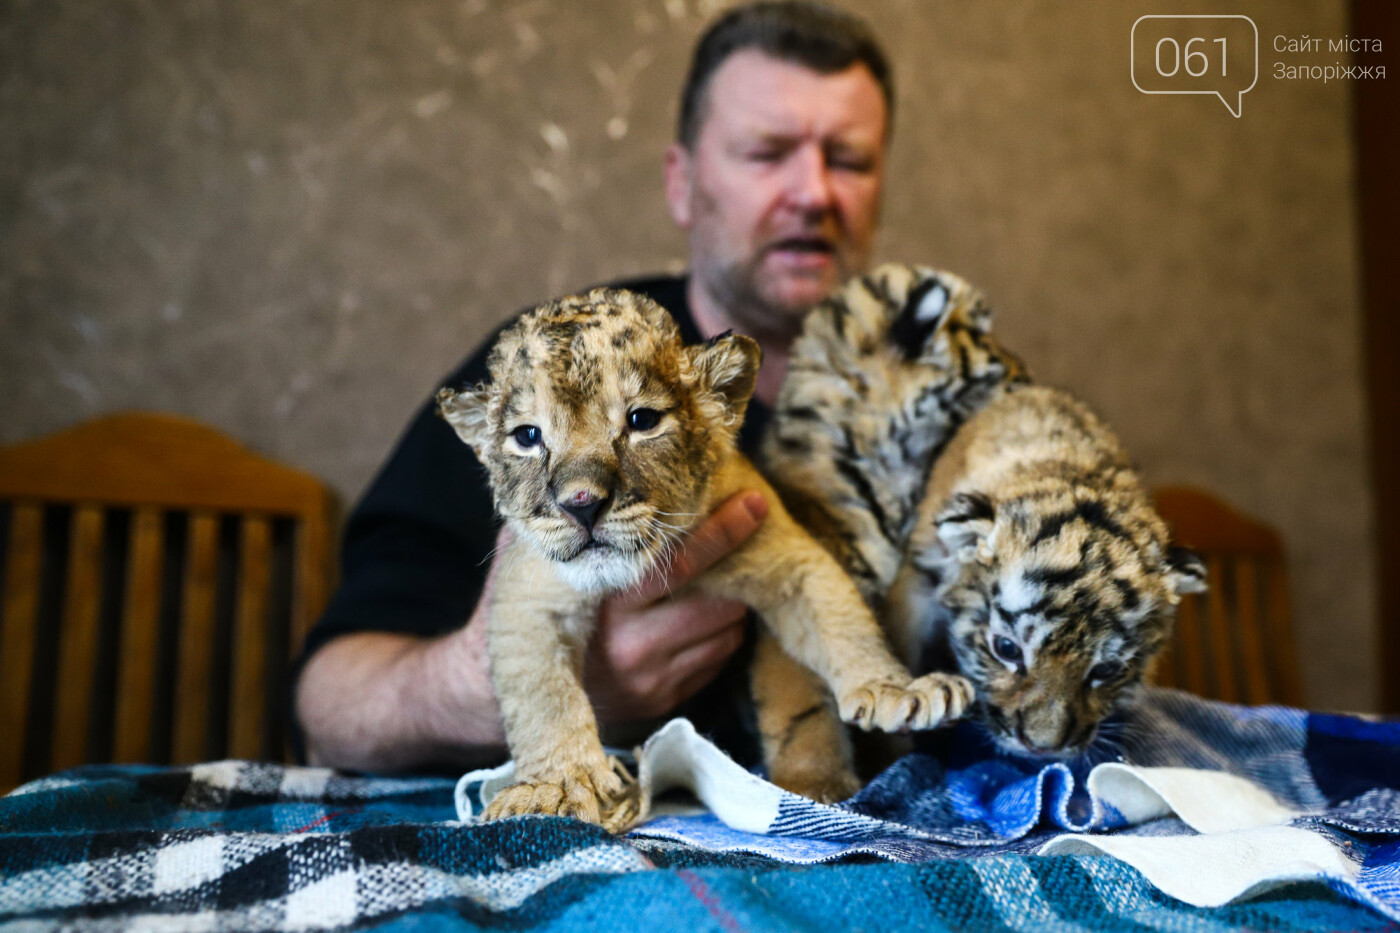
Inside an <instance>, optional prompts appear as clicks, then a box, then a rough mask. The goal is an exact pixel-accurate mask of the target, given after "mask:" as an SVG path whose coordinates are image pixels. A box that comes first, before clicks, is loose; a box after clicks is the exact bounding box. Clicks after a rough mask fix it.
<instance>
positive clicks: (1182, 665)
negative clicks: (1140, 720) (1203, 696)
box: [1172, 596, 1207, 693]
mask: <svg viewBox="0 0 1400 933" xmlns="http://www.w3.org/2000/svg"><path fill="white" fill-rule="evenodd" d="M1203 602H1204V601H1203V600H1201V599H1199V598H1197V597H1192V596H1188V597H1186V598H1185V599H1183V600H1182V601H1181V606H1180V608H1179V610H1178V612H1177V617H1176V626H1177V628H1176V640H1175V644H1174V646H1173V652H1172V653H1173V654H1174V655H1175V656H1176V663H1177V669H1178V670H1179V671H1180V672H1181V676H1180V678H1179V680H1178V685H1179V686H1180V687H1181V688H1182V689H1184V690H1190V691H1191V692H1192V693H1204V692H1205V691H1206V683H1207V681H1206V655H1205V651H1204V645H1205V640H1204V635H1203V633H1202V632H1201V607H1202V603H1203Z"/></svg>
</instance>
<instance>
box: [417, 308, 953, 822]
mask: <svg viewBox="0 0 1400 933" xmlns="http://www.w3.org/2000/svg"><path fill="white" fill-rule="evenodd" d="M759 356H760V353H759V348H758V345H757V344H756V343H755V342H754V341H753V340H750V339H749V338H747V337H740V336H727V335H726V336H721V337H717V338H715V339H713V340H711V341H709V342H708V343H705V344H700V345H696V346H685V345H684V344H683V343H682V341H681V336H680V331H679V329H678V328H677V326H676V324H675V322H674V321H673V320H672V319H671V317H670V315H669V314H667V312H666V311H665V310H664V309H662V308H661V307H660V306H659V305H657V304H655V303H654V302H652V301H651V300H649V299H647V298H645V297H643V296H640V295H634V294H632V293H630V292H626V291H620V290H609V289H598V290H595V291H592V292H590V293H588V294H586V295H581V296H575V297H570V298H565V299H562V300H560V301H555V302H551V303H549V304H545V305H542V306H541V307H539V308H536V309H535V310H534V311H531V312H529V313H528V314H526V315H524V316H523V317H521V318H520V320H518V321H517V322H516V323H515V324H513V325H512V326H511V327H509V328H508V329H507V330H505V331H504V332H503V333H502V334H501V336H500V339H499V340H498V341H497V343H496V345H495V346H494V347H493V348H492V351H491V355H490V358H489V362H488V366H489V369H490V373H491V382H490V383H488V384H485V385H480V386H477V387H475V388H471V389H467V390H465V391H461V392H457V391H453V390H451V389H443V390H442V391H441V392H439V393H438V406H439V411H440V413H441V414H442V416H443V417H444V418H445V419H446V420H447V421H448V422H449V423H450V424H451V425H452V426H453V428H454V429H456V431H457V433H458V435H459V436H460V437H461V438H462V440H463V441H465V442H466V443H467V444H469V445H471V447H472V449H473V450H475V451H476V454H477V457H478V458H479V459H480V460H481V462H482V463H483V464H485V466H486V468H487V470H488V472H489V473H490V478H491V487H492V491H493V494H494V496H495V500H496V508H497V510H498V511H499V512H500V513H501V515H502V516H503V517H504V518H505V519H506V521H507V523H508V524H509V525H510V527H511V529H512V531H513V532H514V534H515V537H514V539H513V540H512V542H511V543H510V544H509V545H508V546H507V549H506V551H505V552H504V553H503V554H502V555H501V556H500V557H499V558H498V559H500V560H501V566H500V569H499V571H498V574H499V576H498V578H497V583H496V588H495V593H496V596H495V599H494V602H493V603H492V605H491V610H490V617H489V619H490V621H489V629H488V650H489V654H490V660H491V676H492V680H493V682H494V684H495V688H496V694H497V697H498V699H499V700H500V704H501V714H502V717H503V719H504V721H505V729H506V739H507V741H508V743H509V745H510V750H511V755H512V756H513V757H514V759H515V765H516V771H515V774H516V778H517V780H518V783H516V784H514V785H512V786H511V787H508V788H506V789H505V790H503V791H501V792H500V793H499V794H498V795H497V796H496V797H495V799H494V800H493V801H492V802H491V804H490V806H489V807H488V808H487V810H486V814H485V815H486V818H487V819H495V818H499V817H505V816H512V815H516V814H524V813H545V814H562V815H568V816H576V817H578V818H580V819H584V820H588V821H590V822H595V823H601V824H602V825H603V826H605V827H606V828H608V829H610V830H612V831H614V832H617V831H621V830H623V829H625V828H626V827H627V826H629V825H630V824H631V823H632V822H633V821H634V820H636V819H637V818H638V817H639V816H640V815H641V814H640V802H639V801H638V800H637V799H636V794H635V792H634V791H633V790H632V789H631V788H630V787H629V786H628V785H627V784H626V783H625V782H624V780H623V776H622V775H620V774H619V773H617V772H616V771H615V770H614V768H613V766H612V765H611V764H610V763H609V760H608V758H607V756H606V755H605V754H604V752H603V747H602V743H601V742H600V740H599V737H598V728H597V722H596V720H595V719H594V716H593V710H592V708H591V707H590V705H589V702H588V697H587V695H586V694H585V693H584V690H583V686H582V683H581V675H582V665H583V658H584V654H585V650H584V649H585V647H586V645H587V642H588V639H589V636H590V635H591V633H592V629H593V626H594V622H595V620H596V618H597V613H598V607H599V604H600V603H601V602H602V600H603V598H604V597H605V596H606V595H608V594H609V593H611V592H615V591H617V590H620V589H624V588H626V587H628V586H631V585H634V584H635V583H637V582H639V581H640V580H641V579H642V577H643V576H644V575H645V574H646V573H647V572H648V571H649V570H651V569H652V568H654V567H656V566H657V565H658V564H662V563H663V562H664V561H666V560H667V559H668V558H669V556H670V555H671V554H672V553H673V551H674V549H675V547H676V545H677V543H678V542H679V541H680V539H681V538H682V537H683V536H684V535H685V533H686V532H687V531H688V530H689V529H690V528H692V527H693V526H694V525H695V524H696V523H697V522H698V521H699V519H700V517H702V516H704V515H706V514H708V513H709V512H710V511H711V510H712V509H713V508H714V507H715V506H716V505H718V504H719V503H720V502H721V501H722V500H724V499H725V498H727V497H728V496H730V495H732V494H733V493H736V492H738V491H740V490H743V489H757V490H759V491H761V492H762V493H763V495H764V497H765V498H766V499H767V501H768V506H769V513H768V517H767V519H766V520H765V521H764V522H763V524H762V525H761V526H760V528H759V530H758V531H757V532H756V533H755V534H754V535H753V536H752V537H750V538H749V539H748V540H747V541H746V542H745V543H744V544H743V545H741V546H740V547H739V548H738V549H737V550H735V551H734V552H732V553H730V554H729V555H728V556H726V557H725V558H724V559H722V560H721V561H719V562H718V563H717V564H715V565H714V566H713V567H711V568H710V569H709V570H707V571H706V572H704V573H703V574H701V575H700V576H699V577H697V578H696V579H695V580H694V581H692V583H691V584H690V585H692V586H696V587H698V588H699V589H700V590H702V591H704V592H707V593H711V594H715V595H721V596H725V597H729V598H733V599H738V600H740V601H742V602H745V603H747V604H748V605H749V606H751V607H753V609H754V610H755V611H756V612H757V613H758V615H759V616H761V617H762V619H763V621H764V623H765V625H766V627H767V628H768V629H769V630H770V631H771V632H772V634H773V635H774V636H775V637H776V639H777V641H778V643H779V644H780V645H781V646H782V648H783V649H784V650H785V651H786V652H788V653H789V654H791V655H792V656H793V657H794V658H796V659H797V660H799V661H800V662H801V663H802V664H804V665H805V666H807V667H808V668H810V669H811V670H812V671H814V672H815V673H816V674H817V675H818V676H819V677H820V678H821V680H822V681H823V682H824V683H825V684H826V685H828V686H829V687H830V689H831V691H832V693H833V694H834V695H835V697H836V701H837V708H838V712H839V714H840V716H841V718H842V719H844V720H845V721H847V722H851V723H855V724H856V725H859V726H861V727H862V728H865V729H872V728H873V729H882V730H886V731H896V730H906V729H927V728H931V727H933V726H936V725H938V724H940V723H941V722H943V721H944V720H945V718H956V717H957V716H959V715H961V714H962V712H963V709H964V707H965V705H966V703H967V701H968V699H969V698H970V689H969V687H968V685H967V682H966V681H965V680H963V679H962V678H961V677H958V676H956V675H951V674H944V673H938V674H931V675H928V676H926V677H922V678H919V679H918V680H912V678H911V677H910V675H909V673H908V672H907V671H906V670H905V669H904V667H903V666H902V665H901V664H900V663H899V662H898V661H897V660H895V658H894V656H893V655H892V654H891V653H890V651H889V649H888V648H887V647H886V645H885V641H884V637H883V636H882V634H881V632H880V627H879V624H878V623H877V622H876V620H875V618H874V617H873V616H872V615H871V613H870V611H869V609H867V608H866V605H865V603H864V601H863V600H862V599H861V596H860V594H859V592H857V590H856V588H855V585H854V584H853V583H852V582H851V581H850V579H849V578H848V577H847V576H846V574H845V573H844V572H843V571H842V570H841V568H840V566H839V565H838V564H837V563H836V561H835V560H834V559H833V558H832V557H831V556H830V555H829V554H828V553H827V552H826V551H825V550H823V549H822V548H821V547H820V546H819V545H818V544H817V543H816V542H815V541H814V540H813V539H812V538H811V537H810V536H809V535H808V534H807V533H806V532H805V531H803V530H802V529H801V528H800V527H799V526H798V525H797V524H796V523H795V522H794V521H793V520H792V518H791V517H789V515H788V513H787V512H786V511H785V510H784V509H783V507H782V504H781V502H780V501H779V500H778V497H777V495H776V494H775V493H774V492H773V490H772V488H771V487H770V486H769V485H768V483H767V482H765V481H764V480H763V478H762V477H761V476H760V475H759V473H758V472H757V471H756V470H755V469H754V467H753V466H752V465H751V464H750V463H749V461H748V460H747V459H746V458H745V457H744V456H743V455H742V454H740V453H739V452H738V450H737V449H736V446H735V438H736V436H737V434H738V431H739V427H740V425H741V424H742V423H743V419H744V411H745V409H746V407H747V405H748V401H749V397H750V396H751V395H752V394H753V388H754V380H755V378H756V376H757V372H758V364H759Z"/></svg>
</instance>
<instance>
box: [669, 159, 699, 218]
mask: <svg viewBox="0 0 1400 933" xmlns="http://www.w3.org/2000/svg"><path fill="white" fill-rule="evenodd" d="M665 171H666V206H667V207H668V208H669V209H670V211H671V220H672V221H674V222H675V224H676V226H677V227H680V228H681V229H682V230H689V229H690V193H691V186H692V184H693V178H694V176H693V171H694V160H693V159H692V157H691V155H690V150H688V149H686V148H685V147H684V146H682V145H681V144H680V143H671V145H669V146H667V147H666V168H665Z"/></svg>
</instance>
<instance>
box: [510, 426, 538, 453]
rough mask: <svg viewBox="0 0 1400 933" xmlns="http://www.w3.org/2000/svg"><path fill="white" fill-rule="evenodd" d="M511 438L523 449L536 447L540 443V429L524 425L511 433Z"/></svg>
mask: <svg viewBox="0 0 1400 933" xmlns="http://www.w3.org/2000/svg"><path fill="white" fill-rule="evenodd" d="M511 436H512V437H514V438H515V442H516V443H517V444H519V445H520V446H521V447H534V446H535V445H536V444H538V443H539V442H540V429H539V428H537V427H535V426H534V425H533V424H522V425H521V426H520V427H518V428H516V429H515V430H514V431H512V432H511Z"/></svg>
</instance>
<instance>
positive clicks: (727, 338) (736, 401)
mask: <svg viewBox="0 0 1400 933" xmlns="http://www.w3.org/2000/svg"><path fill="white" fill-rule="evenodd" d="M686 352H687V353H688V354H690V363H691V365H692V366H694V367H695V371H696V372H697V373H699V375H700V385H701V387H702V388H704V389H706V390H708V391H711V392H714V393H715V394H716V395H718V396H720V398H721V399H723V400H724V404H725V407H726V408H727V409H729V411H730V412H732V413H733V414H734V416H735V417H736V418H739V419H742V418H743V417H744V411H745V410H746V409H747V408H748V405H749V398H750V397H751V396H752V395H753V387H754V383H755V382H756V381H757V380H758V364H759V363H760V362H762V360H763V351H762V350H761V349H759V346H758V341H756V340H754V339H753V338H751V337H744V336H741V335H739V334H731V333H729V332H728V331H726V332H725V333H723V334H720V335H719V336H718V337H712V338H710V339H709V340H707V341H705V342H704V343H702V344H696V345H695V346H691V347H686Z"/></svg>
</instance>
